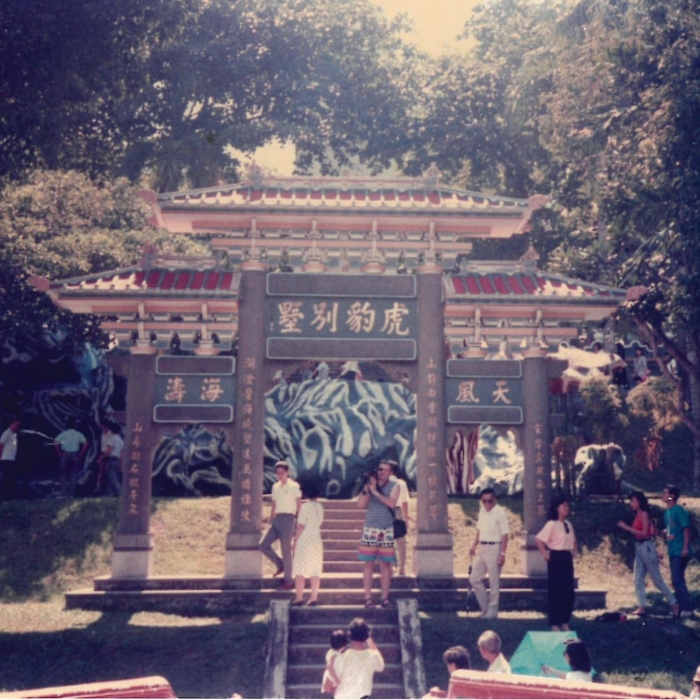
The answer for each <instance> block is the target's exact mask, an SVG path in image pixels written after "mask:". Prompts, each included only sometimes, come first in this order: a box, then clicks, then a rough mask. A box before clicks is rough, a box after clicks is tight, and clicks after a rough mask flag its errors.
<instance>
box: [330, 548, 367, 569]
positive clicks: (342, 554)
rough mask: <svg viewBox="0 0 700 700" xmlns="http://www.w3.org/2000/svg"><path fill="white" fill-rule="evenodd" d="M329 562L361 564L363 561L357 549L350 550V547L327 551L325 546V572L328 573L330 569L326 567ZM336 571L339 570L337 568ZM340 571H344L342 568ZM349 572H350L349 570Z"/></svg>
mask: <svg viewBox="0 0 700 700" xmlns="http://www.w3.org/2000/svg"><path fill="white" fill-rule="evenodd" d="M328 562H336V563H357V564H361V563H362V562H360V561H358V559H357V549H355V550H354V551H353V550H350V549H344V550H340V549H335V550H333V549H332V550H330V551H327V550H326V549H325V548H324V550H323V572H324V573H328V572H329V571H330V569H328V568H326V565H327V564H328ZM336 571H338V570H337V569H336ZM338 573H343V572H342V570H341V571H339V572H338ZM348 573H349V572H348Z"/></svg>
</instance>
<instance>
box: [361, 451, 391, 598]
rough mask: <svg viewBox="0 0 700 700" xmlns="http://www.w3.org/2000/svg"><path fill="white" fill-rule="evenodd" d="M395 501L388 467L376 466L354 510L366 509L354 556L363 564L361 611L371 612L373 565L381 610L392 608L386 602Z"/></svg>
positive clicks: (382, 463) (382, 464)
mask: <svg viewBox="0 0 700 700" xmlns="http://www.w3.org/2000/svg"><path fill="white" fill-rule="evenodd" d="M398 499H399V486H398V484H397V482H396V481H395V480H394V479H392V478H391V465H390V464H388V463H387V462H386V461H383V462H380V463H379V466H378V467H377V470H376V471H374V472H370V474H369V475H368V477H367V482H366V483H365V485H364V486H363V488H362V491H360V495H359V496H358V499H357V506H358V508H366V509H367V515H366V516H365V525H364V528H363V529H362V539H361V540H360V548H359V551H358V553H357V558H358V559H359V561H361V562H364V571H363V581H364V588H365V607H366V608H373V607H374V601H373V600H372V579H373V577H374V563H375V562H376V561H378V562H379V572H380V582H381V592H382V602H381V605H382V607H383V608H391V607H393V604H392V602H391V601H390V600H389V589H390V588H391V572H392V569H393V567H394V564H395V563H396V556H395V554H394V509H395V508H396V502H397V501H398Z"/></svg>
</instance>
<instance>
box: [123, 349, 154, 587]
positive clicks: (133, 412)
mask: <svg viewBox="0 0 700 700" xmlns="http://www.w3.org/2000/svg"><path fill="white" fill-rule="evenodd" d="M155 352H156V349H155V348H153V347H148V346H146V345H143V344H142V345H140V346H137V347H135V348H134V349H133V350H132V353H131V356H130V358H129V371H128V374H127V394H126V440H125V442H124V450H123V452H122V495H121V508H120V513H119V526H118V529H117V534H116V535H115V537H114V552H113V554H112V577H113V578H147V577H148V576H150V575H151V573H152V571H153V535H152V534H151V532H150V526H151V476H152V475H151V469H152V464H153V454H154V452H155V449H156V447H157V441H158V435H157V431H156V430H154V429H153V428H154V426H153V423H152V421H153V402H152V397H153V395H154V392H155V379H156V358H155Z"/></svg>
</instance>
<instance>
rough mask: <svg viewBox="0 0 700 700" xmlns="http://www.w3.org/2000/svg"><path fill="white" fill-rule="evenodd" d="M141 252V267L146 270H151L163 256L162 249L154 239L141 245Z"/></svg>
mask: <svg viewBox="0 0 700 700" xmlns="http://www.w3.org/2000/svg"><path fill="white" fill-rule="evenodd" d="M139 253H141V269H142V270H143V271H144V272H150V271H151V270H152V269H153V267H154V266H155V264H156V262H157V261H158V259H159V258H160V257H161V250H160V248H158V246H157V245H156V244H155V243H153V241H146V243H144V244H143V245H142V246H140V247H139Z"/></svg>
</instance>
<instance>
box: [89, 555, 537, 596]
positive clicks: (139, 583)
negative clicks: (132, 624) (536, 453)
mask: <svg viewBox="0 0 700 700" xmlns="http://www.w3.org/2000/svg"><path fill="white" fill-rule="evenodd" d="M349 561H352V560H351V559H350V560H349ZM279 584H280V579H278V578H272V577H270V576H267V577H263V578H255V579H245V578H223V577H217V576H187V577H178V576H150V577H149V578H147V579H124V578H112V577H110V576H99V577H97V578H96V579H95V590H96V591H159V590H162V591H173V590H178V591H183V590H192V591H202V590H207V591H212V590H221V591H224V592H227V593H231V594H234V593H236V592H237V591H239V592H243V591H246V592H251V591H256V590H257V591H265V592H271V591H272V592H276V589H277V587H278V586H279ZM486 584H487V586H488V579H486ZM378 585H379V575H378V568H375V576H374V586H378ZM331 588H362V574H361V573H351V572H340V573H328V574H323V575H322V576H321V589H322V590H327V589H331ZM392 588H393V589H398V590H406V589H414V588H418V589H421V590H438V591H456V590H465V591H468V590H469V589H470V588H471V586H470V584H469V577H467V576H454V577H445V578H441V577H431V578H416V577H414V576H394V577H393V578H392ZM518 589H520V590H522V591H523V592H526V591H532V590H536V591H541V592H544V593H546V591H547V579H546V578H544V577H531V578H529V577H526V576H501V591H502V592H503V591H511V590H518Z"/></svg>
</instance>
